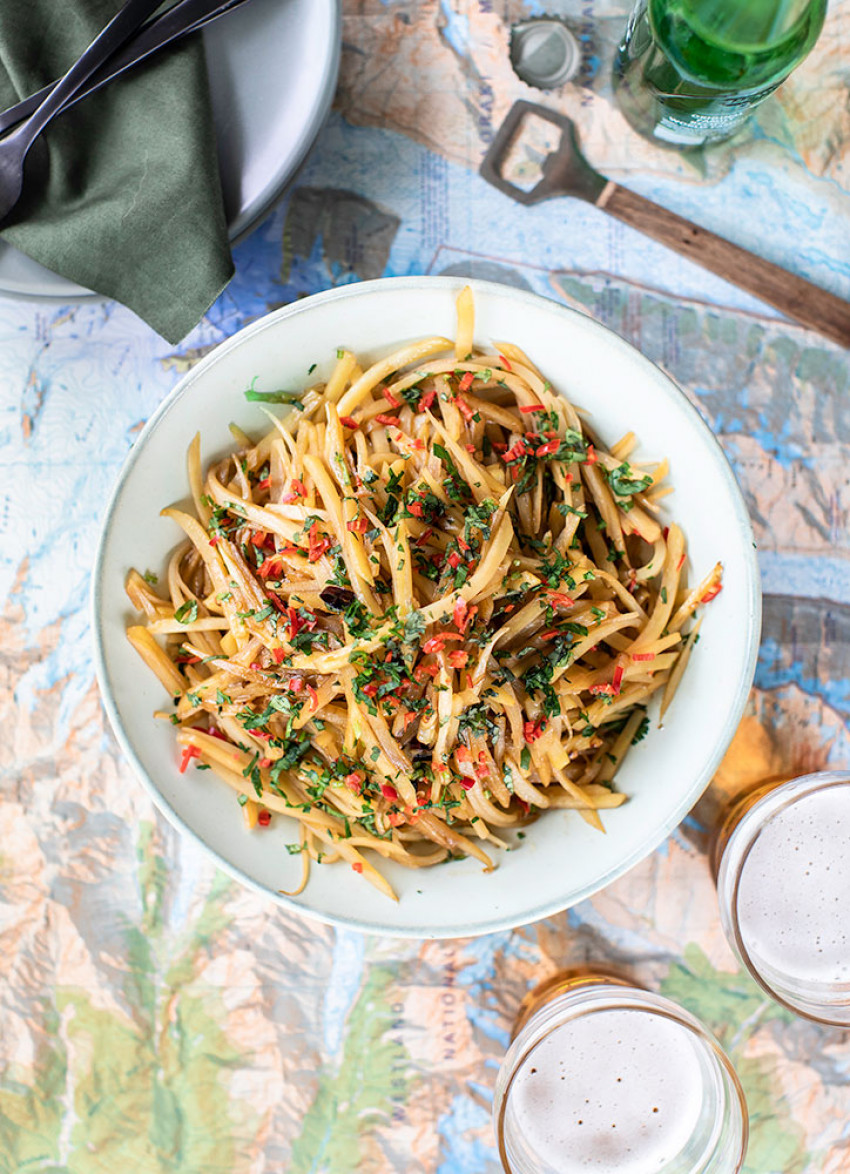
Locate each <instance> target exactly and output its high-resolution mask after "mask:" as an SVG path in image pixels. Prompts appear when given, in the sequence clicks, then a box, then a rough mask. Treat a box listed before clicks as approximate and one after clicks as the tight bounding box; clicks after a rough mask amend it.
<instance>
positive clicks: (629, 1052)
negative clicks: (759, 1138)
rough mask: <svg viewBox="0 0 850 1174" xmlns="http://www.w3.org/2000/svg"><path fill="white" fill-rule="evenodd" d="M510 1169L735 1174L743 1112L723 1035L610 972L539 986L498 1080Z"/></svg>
mask: <svg viewBox="0 0 850 1174" xmlns="http://www.w3.org/2000/svg"><path fill="white" fill-rule="evenodd" d="M493 1123H494V1127H495V1130H496V1137H497V1140H498V1146H499V1156H500V1158H501V1160H502V1165H503V1166H504V1169H505V1171H506V1174H587V1172H588V1171H599V1172H602V1174H736V1172H737V1171H739V1170H740V1169H741V1167H742V1165H743V1162H744V1154H745V1152H746V1148H747V1108H746V1101H745V1100H744V1094H743V1091H742V1089H741V1085H740V1083H739V1081H738V1078H737V1076H736V1075H735V1071H734V1069H733V1067H732V1065H731V1063H730V1061H729V1059H728V1057H727V1056H726V1054H725V1053H724V1052H723V1050H722V1048H721V1047H720V1045H719V1044H718V1042H717V1040H716V1039H714V1037H713V1036H712V1035H711V1034H710V1032H709V1031H707V1030H706V1028H705V1027H704V1026H703V1025H702V1024H701V1023H700V1022H699V1020H698V1019H695V1018H694V1016H693V1015H690V1014H689V1013H688V1012H687V1011H685V1010H684V1009H683V1008H682V1007H679V1006H677V1005H676V1004H675V1003H672V1002H671V1001H670V1000H669V999H665V998H662V997H661V996H660V995H655V994H651V993H650V992H649V991H645V990H642V989H641V988H639V987H636V986H633V985H632V984H631V983H629V982H627V981H625V980H624V979H622V978H619V977H617V976H615V975H612V974H608V973H604V972H598V971H596V972H575V971H571V972H567V973H566V974H562V975H559V976H557V977H556V978H555V979H553V980H551V981H550V982H549V983H547V984H546V985H545V986H544V987H541V988H538V990H536V991H534V992H532V995H531V996H530V998H529V1000H527V1001H526V1004H524V1005H523V1008H521V1011H520V1016H519V1019H518V1020H517V1024H516V1027H515V1031H514V1038H513V1042H512V1043H511V1046H510V1048H509V1049H508V1052H507V1054H506V1056H505V1059H504V1061H503V1062H502V1066H501V1068H500V1069H499V1075H498V1077H497V1080H496V1091H495V1096H494V1100H493Z"/></svg>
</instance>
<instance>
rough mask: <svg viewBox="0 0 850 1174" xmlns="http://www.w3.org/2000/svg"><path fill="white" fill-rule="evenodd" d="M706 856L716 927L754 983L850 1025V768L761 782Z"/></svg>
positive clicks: (789, 1003)
mask: <svg viewBox="0 0 850 1174" xmlns="http://www.w3.org/2000/svg"><path fill="white" fill-rule="evenodd" d="M713 855H714V857H715V864H716V876H717V894H718V899H719V903H720V917H721V921H722V924H723V928H724V931H725V933H726V936H727V938H728V939H729V942H730V945H731V946H732V947H733V949H734V950H735V951H736V953H737V954H738V956H739V958H740V959H741V961H742V962H743V963H744V965H745V966H746V967H747V969H748V970H749V971H750V973H751V974H752V976H753V977H754V978H755V979H756V981H757V982H758V983H760V984H761V986H762V987H763V988H764V989H765V990H766V991H767V993H768V994H770V995H771V996H772V997H773V998H775V999H777V1000H778V1001H779V1002H781V1003H783V1004H784V1005H785V1006H786V1007H788V1008H789V1009H790V1010H793V1011H795V1012H797V1013H798V1014H800V1015H805V1016H807V1017H809V1018H811V1019H816V1020H818V1021H819V1022H824V1023H833V1024H838V1025H840V1026H843V1027H846V1026H848V1025H850V918H848V914H847V898H848V894H850V774H847V773H843V772H823V773H819V774H812V775H806V776H804V777H803V778H798V779H794V780H791V781H790V782H785V783H782V784H781V785H779V786H765V787H762V788H759V789H758V790H757V791H756V792H754V793H753V794H751V795H748V796H746V797H745V798H744V799H743V800H741V801H739V802H738V803H737V804H736V805H735V806H734V807H733V808H732V810H731V812H730V813H729V815H728V816H727V818H726V819H725V820H724V821H723V824H722V826H721V828H720V831H719V834H718V837H717V842H716V846H715V851H714V853H713Z"/></svg>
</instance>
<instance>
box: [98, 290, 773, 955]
mask: <svg viewBox="0 0 850 1174" xmlns="http://www.w3.org/2000/svg"><path fill="white" fill-rule="evenodd" d="M464 285H469V286H470V287H471V288H472V291H473V293H474V294H475V295H476V296H478V295H481V296H482V297H485V298H486V297H488V296H494V297H501V298H505V297H507V298H509V299H510V300H512V301H519V302H523V303H526V304H527V305H529V306H538V305H539V304H540V303H541V302H542V303H544V304H545V305H546V308H547V310H552V311H554V312H555V313H557V314H564V315H567V316H569V317H571V318H576V317H578V318H581V319H582V320H583V321H582V328H583V329H586V330H588V331H589V332H590V333H591V334H596V335H597V336H598V338H599V339H600V342H602V343H603V344H604V345H606V346H608V347H610V348H613V349H614V350H619V351H620V352H621V353H622V354H623V355H624V356H625V357H627V359H628V360H629V361H630V362H632V363H636V364H637V365H638V366H639V367H641V368H642V369H643V370H644V371H645V372H646V374H647V375H648V376H649V377H651V378H652V379H654V380H655V382H656V384H657V386H658V388H659V390H660V391H661V392H663V394H664V395H665V396H666V398H667V399H668V400H670V401H672V402H674V403H675V404H676V405H677V406H678V407H679V408H680V409H684V411H685V414H686V415H689V416H690V418H691V421H692V423H693V424H694V425H695V426H696V429H697V431H698V432H699V433H700V434H701V436H702V438H703V441H704V443H705V444H706V447H707V448H708V449H709V450H710V451H711V452H712V454H713V456H714V458H715V463H716V465H717V467H718V472H719V473H720V475H721V476H722V479H723V481H724V482H725V484H726V487H727V489H728V490H729V493H730V498H731V500H732V501H733V502H734V506H735V514H736V521H737V523H738V524H739V526H740V528H741V532H742V534H743V535H745V536H748V537H749V539H750V541H749V542H746V543H742V549H744V550H745V560H744V565H745V570H746V573H747V582H746V595H747V598H746V607H747V616H746V649H747V655H746V662H745V664H744V665H743V666H742V672H741V675H740V679H739V683H738V688H737V692H736V694H735V696H734V699H733V700H732V702H731V705H730V707H729V709H728V712H727V717H726V721H725V723H724V726H723V729H722V732H721V733H720V735H719V736H718V738H717V742H716V746H715V749H714V752H713V753H712V754H711V755H710V756H709V757H708V758H707V759H706V761H705V762H704V764H703V767H702V769H701V770H700V771H699V772H698V773H697V774H696V775H695V777H694V781H693V783H692V785H691V787H690V788H689V790H688V792H687V793H686V794H685V795H683V796H682V798H681V799H680V801H679V803H677V804H676V806H675V807H674V808H672V809H671V810H670V812H669V813H668V815H667V817H666V818H665V819H664V820H663V821H661V823H660V824H657V825H655V826H654V827H653V829H652V830H651V831H650V832H649V833H648V834H647V835H646V836H645V837H643V839H642V840H641V841H640V843H639V844H638V845H637V846H636V847H635V848H634V849H633V851H632V852H631V853H629V855H628V856H627V857H625V858H624V859H622V860H620V861H619V862H618V863H617V865H616V866H614V867H613V868H611V869H609V870H608V872H607V873H606V874H605V875H604V876H602V877H600V878H596V879H595V880H593V881H590V882H588V883H587V884H585V885H583V886H582V887H581V888H580V889H578V890H577V891H576V892H574V893H572V894H570V895H569V896H565V895H563V894H562V895H560V896H553V897H551V898H549V899H548V900H546V901H544V902H543V903H542V904H540V905H537V906H536V907H534V908H532V909H528V910H526V911H525V912H524V913H523V914H522V916H518V915H516V914H508V915H502V916H494V917H492V918H490V919H488V920H486V921H482V920H480V919H479V920H477V921H475V922H473V923H466V924H464V923H462V922H454V923H450V924H448V925H446V926H445V927H439V928H437V927H432V928H426V929H424V930H423V929H422V928H421V927H420V926H417V925H416V924H413V923H410V924H406V925H391V926H387V925H384V924H382V923H381V922H380V921H374V920H369V919H368V918H355V917H346V916H337V915H335V914H333V913H327V912H324V911H321V910H316V909H312V908H307V907H305V906H304V905H302V904H300V903H299V901H298V900H297V898H293V897H288V896H286V895H284V894H283V893H279V892H274V891H273V890H271V889H270V888H267V887H266V886H265V885H263V884H261V883H260V882H258V881H256V880H254V879H253V878H252V877H250V876H249V875H248V874H247V873H245V872H244V871H243V870H242V869H241V868H239V867H238V866H237V865H235V864H233V863H232V862H230V861H229V860H227V859H226V858H225V857H223V856H222V855H221V853H220V852H218V850H217V849H215V848H213V847H212V846H211V845H209V844H208V843H207V842H206V841H205V840H204V839H203V838H202V837H201V836H200V834H199V833H198V832H197V831H195V830H194V828H192V827H191V826H190V825H189V824H188V823H187V822H186V821H185V820H184V819H183V817H182V816H181V815H179V814H178V812H177V811H175V809H174V808H173V807H172V806H171V804H170V803H169V801H168V800H167V799H166V797H165V796H164V795H163V793H162V792H161V791H160V790H159V788H158V787H157V786H156V784H155V783H154V780H153V779H152V778H151V777H150V775H149V774H148V772H147V771H146V769H145V767H144V766H143V764H142V762H141V760H140V758H139V757H138V755H137V754H136V751H135V749H134V747H133V745H132V743H131V742H130V739H129V737H128V736H127V734H126V732H125V730H124V728H123V725H122V722H121V718H120V715H119V712H118V706H117V704H116V702H115V699H114V697H113V695H112V691H111V689H110V687H109V683H108V682H109V675H108V672H107V665H106V651H105V642H104V633H103V630H102V622H101V617H102V616H103V614H104V613H103V609H102V606H101V605H102V599H103V593H104V586H103V585H104V574H105V566H104V563H105V558H106V548H107V544H108V539H109V535H110V531H111V528H112V522H113V519H114V515H115V510H116V507H117V503H118V499H119V497H120V495H121V492H122V490H123V488H124V485H125V483H126V482H127V480H128V479H129V477H130V474H131V473H132V471H133V470H134V468H135V466H136V463H137V462H138V460H139V458H140V456H141V454H142V453H143V452H144V451H145V447H146V443H147V440H148V438H149V437H150V436H151V434H152V433H153V432H154V431H155V430H156V429H157V428H158V427H159V425H160V424H161V423H162V422H163V421H164V420H165V418H166V417H167V416H168V414H169V412H170V411H171V410H172V409H173V408H174V406H175V405H176V403H177V402H178V401H179V400H180V399H182V398H183V396H184V395H186V394H187V393H188V392H189V390H190V389H191V388H192V386H193V385H194V383H195V382H196V381H197V380H198V379H201V378H203V377H205V376H206V374H207V373H208V372H209V371H210V370H211V369H212V368H213V367H215V366H216V364H217V363H218V362H220V361H221V359H222V358H223V357H224V356H225V355H228V354H229V353H230V352H231V351H232V350H234V349H235V348H237V347H239V346H241V345H242V344H243V343H244V342H245V341H246V340H247V339H249V338H253V337H254V336H255V335H257V334H261V333H262V332H263V331H265V330H268V329H271V328H273V327H274V326H275V325H276V324H277V323H278V322H280V321H282V320H284V319H287V318H295V317H297V316H299V315H300V314H304V313H309V312H310V310H311V309H312V308H313V307H314V306H317V305H323V304H325V303H327V302H336V301H340V302H342V301H346V300H347V299H349V298H354V297H363V296H368V295H369V294H370V293H372V292H377V291H380V290H385V289H389V288H392V289H395V290H398V291H399V292H401V291H405V290H410V291H421V290H422V289H423V287H437V288H442V289H445V290H447V291H454V292H457V291H459V290H460V289H461V288H462V287H463V286H464ZM90 606H91V613H90V616H91V626H92V637H93V642H94V661H95V673H96V676H97V682H98V689H99V693H100V699H101V703H102V705H103V708H104V710H105V711H106V714H107V717H108V718H109V723H110V725H111V727H112V731H113V733H114V735H115V737H116V740H117V741H118V744H119V746H120V747H121V750H122V752H123V754H124V756H125V758H126V759H127V761H128V762H129V763H130V765H131V767H132V768H133V771H134V773H135V774H136V776H137V778H138V779H139V781H140V782H141V783H142V786H143V787H144V789H145V791H146V792H147V794H148V795H149V796H150V798H151V800H152V801H153V803H154V806H155V807H156V808H157V810H158V811H159V812H160V813H161V814H162V815H163V816H164V817H165V818H166V819H167V820H168V822H169V823H170V824H171V825H172V826H173V827H175V828H176V829H177V830H178V831H179V832H181V833H183V834H184V835H187V836H189V837H190V838H191V839H192V840H194V841H195V842H196V843H198V844H200V845H201V846H202V848H203V849H204V851H205V852H206V853H208V854H209V856H210V857H211V858H212V860H213V861H214V863H215V864H216V866H217V867H218V868H220V869H221V870H222V871H223V872H226V873H227V874H228V875H229V876H231V877H232V878H233V879H234V880H237V881H239V882H240V883H241V884H243V885H246V886H247V887H248V888H250V889H252V890H253V891H254V892H256V893H259V894H260V895H262V896H263V897H264V898H266V899H267V900H271V901H273V902H274V903H275V904H276V905H278V906H280V907H282V908H284V909H286V910H288V911H290V912H292V913H295V914H297V915H299V916H301V917H308V918H312V919H314V920H316V921H319V922H322V923H324V924H326V925H332V926H337V927H341V928H347V929H354V930H358V931H360V932H362V933H370V934H376V935H381V936H384V937H394V938H408V939H418V940H426V939H439V940H443V939H446V940H448V939H452V938H465V937H480V936H482V935H484V934H489V933H497V932H501V931H504V930H511V929H515V928H517V927H519V926H523V925H530V924H532V923H533V922H536V921H540V920H542V919H544V918H547V917H553V916H555V915H556V914H559V913H563V912H564V911H565V910H567V909H570V908H573V907H574V906H575V905H577V904H578V903H579V902H580V901H584V900H586V899H587V898H589V897H591V896H593V895H594V894H595V893H598V892H600V891H601V890H602V889H604V888H606V887H607V886H608V885H610V884H612V883H613V882H614V881H615V880H618V879H619V878H620V877H621V876H623V875H624V874H625V873H627V872H628V871H629V870H630V869H632V868H633V867H635V865H637V864H638V863H640V861H642V860H644V859H646V857H647V856H649V855H650V854H651V853H652V852H654V851H655V850H656V849H657V848H658V847H659V846H660V845H661V844H662V843H663V842H664V841H665V840H666V839H667V838H668V836H669V835H670V833H671V832H672V831H673V830H674V829H675V828H676V827H678V825H679V824H680V823H681V821H682V820H683V819H684V817H685V816H686V815H687V813H688V811H690V810H691V808H692V807H693V805H694V804H695V803H696V802H697V800H698V799H699V798H700V796H701V795H702V794H703V792H704V791H705V789H706V787H707V786H708V784H709V783H710V782H711V779H712V777H713V775H714V773H715V771H716V769H717V767H718V766H719V765H720V761H721V759H722V758H723V755H724V754H725V752H726V750H727V748H728V746H729V743H730V742H731V740H732V737H733V735H734V733H735V730H736V729H737V727H738V724H739V722H740V720H741V717H742V716H743V712H744V708H745V706H746V703H747V699H748V697H749V693H750V688H751V685H752V682H753V678H754V676H755V669H756V663H757V658H758V651H759V644H760V638H761V617H762V592H761V575H760V571H759V565H758V558H757V554H756V542H755V536H754V534H753V530H752V522H751V520H750V516H749V512H748V510H747V507H746V503H745V501H744V496H743V493H742V491H741V488H740V486H739V485H738V482H737V479H736V477H735V474H734V471H733V469H732V465H731V463H730V461H729V458H728V457H727V456H726V453H725V452H724V451H723V448H722V446H721V445H720V442H719V441H718V439H717V437H716V436H715V434H714V433H713V432H712V430H711V428H710V427H709V426H708V424H707V423H706V421H705V420H704V419H703V417H702V415H701V414H700V412H699V411H698V410H697V408H696V407H695V406H694V404H692V403H691V401H690V400H689V399H688V397H687V396H686V395H685V393H684V392H683V391H682V389H681V388H680V387H679V386H678V384H677V383H676V382H675V380H674V379H673V378H672V377H671V376H670V375H669V374H667V372H666V371H664V370H662V368H661V367H659V366H658V365H657V364H656V363H653V362H652V360H651V359H648V358H647V357H646V356H645V355H643V354H642V353H641V352H640V351H639V350H638V349H637V347H635V346H633V345H632V344H631V343H629V342H627V341H626V340H625V339H623V338H621V337H620V335H619V334H617V333H616V331H614V330H612V329H611V328H610V327H608V326H605V325H603V324H602V323H601V322H597V321H596V319H594V318H591V317H590V315H588V314H585V313H583V312H582V311H580V310H577V309H575V308H573V307H572V306H567V305H564V304H563V303H562V302H558V301H555V300H554V299H553V298H546V297H544V296H543V295H541V294H537V293H534V292H533V291H527V290H520V289H517V288H516V287H514V286H509V285H504V284H501V283H498V282H493V281H480V280H478V279H475V278H469V279H466V278H461V277H439V276H430V275H422V276H404V277H381V278H376V279H374V280H371V281H360V282H351V283H348V284H346V285H342V286H337V287H335V288H332V289H326V290H322V291H320V292H318V293H315V294H311V295H310V296H308V297H306V298H302V299H300V300H299V301H296V302H292V303H290V304H289V305H286V306H282V307H280V308H278V309H276V310H273V311H271V312H270V313H268V314H265V315H263V316H262V317H261V318H258V319H257V320H256V321H254V322H251V323H249V324H248V325H247V326H245V327H243V328H242V329H241V330H239V331H237V332H236V333H235V334H233V335H231V336H230V337H229V338H227V339H225V340H224V341H223V342H221V343H219V344H218V345H217V346H216V347H215V348H214V349H213V350H212V351H210V352H209V353H208V354H207V355H205V356H204V357H203V358H202V359H201V360H200V361H199V362H198V363H197V364H196V365H195V366H193V367H192V368H191V369H190V370H189V371H187V372H186V374H185V375H183V376H182V377H181V378H180V379H179V380H178V382H177V383H176V384H175V385H174V387H173V388H172V389H171V391H170V392H169V393H168V394H167V395H166V396H165V398H164V399H163V400H162V402H161V403H160V404H159V405H158V406H157V408H156V409H155V410H154V412H153V413H152V415H151V416H150V417H149V418H148V420H147V421H146V423H145V425H144V427H143V429H142V431H141V432H140V433H139V436H138V437H137V438H136V441H135V443H134V444H133V446H132V448H131V449H130V451H129V453H128V454H127V457H126V459H125V461H124V464H123V465H122V467H121V470H120V472H119V474H118V476H117V478H116V480H115V483H114V485H113V487H112V490H111V493H110V496H109V500H108V502H107V505H106V509H105V511H104V513H103V516H102V519H101V524H100V534H99V537H98V543H97V551H96V554H95V560H94V566H93V571H92V585H91V592H90Z"/></svg>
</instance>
